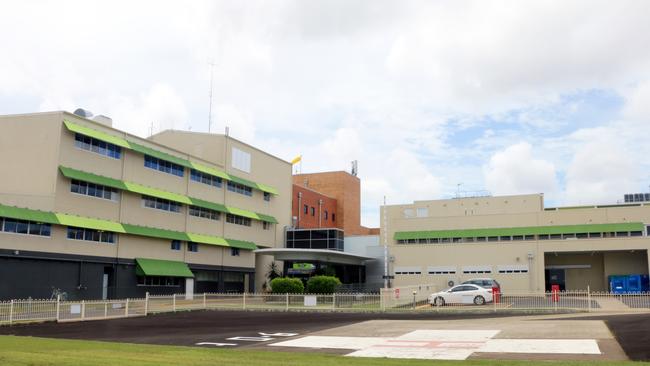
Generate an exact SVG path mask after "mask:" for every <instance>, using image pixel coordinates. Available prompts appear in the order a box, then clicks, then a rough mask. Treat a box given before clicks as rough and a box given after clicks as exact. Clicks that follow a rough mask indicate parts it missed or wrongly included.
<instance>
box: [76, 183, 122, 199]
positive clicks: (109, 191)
mask: <svg viewBox="0 0 650 366" xmlns="http://www.w3.org/2000/svg"><path fill="white" fill-rule="evenodd" d="M70 192H72V193H78V194H83V195H86V196H91V197H98V198H103V199H107V200H111V201H117V200H118V199H119V193H118V191H117V189H115V188H110V187H106V186H103V185H100V184H94V183H87V182H83V181H79V180H76V179H73V180H72V182H71V184H70Z"/></svg>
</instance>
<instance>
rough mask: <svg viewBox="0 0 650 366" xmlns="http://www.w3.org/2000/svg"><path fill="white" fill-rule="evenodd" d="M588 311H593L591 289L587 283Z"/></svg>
mask: <svg viewBox="0 0 650 366" xmlns="http://www.w3.org/2000/svg"><path fill="white" fill-rule="evenodd" d="M587 311H588V312H590V313H591V291H590V289H589V285H587Z"/></svg>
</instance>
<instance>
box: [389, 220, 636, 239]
mask: <svg viewBox="0 0 650 366" xmlns="http://www.w3.org/2000/svg"><path fill="white" fill-rule="evenodd" d="M643 227H644V226H643V223H640V222H626V223H615V224H585V225H558V226H528V227H511V228H486V229H466V230H432V231H400V232H396V233H395V236H394V238H395V240H408V239H451V238H477V237H487V236H514V235H551V234H582V233H607V232H618V231H621V232H624V231H643Z"/></svg>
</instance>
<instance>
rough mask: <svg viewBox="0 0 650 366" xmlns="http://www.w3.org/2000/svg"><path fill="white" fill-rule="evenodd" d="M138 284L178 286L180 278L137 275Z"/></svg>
mask: <svg viewBox="0 0 650 366" xmlns="http://www.w3.org/2000/svg"><path fill="white" fill-rule="evenodd" d="M138 286H156V287H163V286H164V287H180V286H181V278H179V277H159V276H155V277H148V276H138Z"/></svg>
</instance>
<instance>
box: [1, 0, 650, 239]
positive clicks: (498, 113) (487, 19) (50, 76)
mask: <svg viewBox="0 0 650 366" xmlns="http://www.w3.org/2000/svg"><path fill="white" fill-rule="evenodd" d="M649 18H650V2H649V1H643V0H640V1H625V0H622V1H594V0H589V1H579V0H572V1H520V0H517V1H460V0H454V1H409V0H400V1H397V0H395V1H384V0H366V1H361V0H323V1H320V0H313V1H281V0H274V1H254V0H247V1H245V2H243V1H234V0H233V1H199V0H193V1H161V0H156V1H121V0H111V1H94V0H84V1H68V0H57V1H17V0H14V1H6V2H3V3H2V4H1V5H0V46H1V48H0V49H1V54H0V114H13V113H31V112H38V111H52V110H67V111H74V110H75V109H76V108H78V107H83V108H86V109H89V110H91V111H92V112H94V113H95V114H104V115H107V116H110V117H111V118H112V119H113V126H114V127H116V128H118V129H122V130H126V131H128V132H130V133H133V134H136V135H139V136H142V137H147V136H148V135H149V134H150V133H151V132H152V131H153V132H154V133H155V132H159V131H162V130H164V129H169V128H174V129H183V130H192V131H200V132H205V131H208V115H209V109H210V99H209V95H210V79H211V69H212V75H213V89H212V90H213V96H212V132H217V133H223V132H224V130H225V126H228V127H229V128H230V134H231V136H233V137H235V138H237V139H239V140H242V141H244V142H247V143H249V144H252V145H254V146H256V147H259V148H261V149H263V150H265V151H267V152H269V153H271V154H274V155H276V156H278V157H280V158H283V159H285V160H291V159H293V158H294V157H295V156H297V155H299V154H302V156H303V161H302V167H301V169H302V172H304V173H309V172H318V171H330V170H348V171H349V170H350V162H351V161H352V160H358V164H359V178H360V179H361V191H362V192H361V193H362V223H363V224H365V225H367V226H378V223H379V205H380V204H382V202H383V199H384V196H385V197H386V201H387V203H388V204H400V203H409V202H412V201H413V200H427V199H442V198H451V197H455V196H456V194H457V193H458V192H461V194H463V195H465V194H472V193H471V192H486V191H487V192H489V193H491V194H492V195H507V194H526V193H544V197H545V204H546V206H560V205H583V204H599V203H615V202H617V201H619V200H622V198H623V194H624V193H633V192H648V190H649V185H650V179H649V178H650V159H649V157H650V144H648V136H650V46H649V45H650V21H648V19H649ZM210 64H213V66H212V67H211V66H210Z"/></svg>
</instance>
